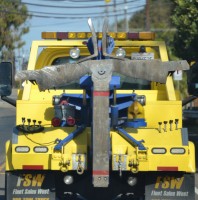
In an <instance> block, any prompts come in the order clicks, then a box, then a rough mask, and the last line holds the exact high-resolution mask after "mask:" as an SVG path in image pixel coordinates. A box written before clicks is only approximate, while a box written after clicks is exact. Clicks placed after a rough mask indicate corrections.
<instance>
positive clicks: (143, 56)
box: [131, 53, 154, 60]
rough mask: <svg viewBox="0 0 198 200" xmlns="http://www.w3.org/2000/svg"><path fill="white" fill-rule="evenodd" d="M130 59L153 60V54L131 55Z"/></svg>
mask: <svg viewBox="0 0 198 200" xmlns="http://www.w3.org/2000/svg"><path fill="white" fill-rule="evenodd" d="M131 59H132V60H153V59H154V53H132V54H131Z"/></svg>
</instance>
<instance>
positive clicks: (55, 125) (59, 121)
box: [52, 117, 61, 127]
mask: <svg viewBox="0 0 198 200" xmlns="http://www.w3.org/2000/svg"><path fill="white" fill-rule="evenodd" d="M52 125H53V126H54V127H57V126H60V125H61V120H60V119H59V118H58V117H54V118H53V119H52Z"/></svg>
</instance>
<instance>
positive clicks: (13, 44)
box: [0, 0, 29, 61]
mask: <svg viewBox="0 0 198 200" xmlns="http://www.w3.org/2000/svg"><path fill="white" fill-rule="evenodd" d="M28 18H29V16H28V10H27V7H26V5H25V4H23V3H21V0H0V53H1V59H2V60H11V61H14V60H13V58H14V50H15V49H17V48H21V47H22V46H23V45H24V44H25V43H24V42H23V41H22V40H21V36H22V35H23V34H25V33H27V32H28V31H29V28H28V26H26V25H25V22H26V20H27V19H28Z"/></svg>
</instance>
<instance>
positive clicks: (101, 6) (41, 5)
mask: <svg viewBox="0 0 198 200" xmlns="http://www.w3.org/2000/svg"><path fill="white" fill-rule="evenodd" d="M138 1H139V0H131V1H128V2H127V3H132V2H138ZM21 3H23V4H26V5H29V6H39V7H50V8H70V9H82V8H96V7H97V8H98V7H100V8H105V7H106V5H97V6H56V5H47V4H38V3H27V2H21ZM117 5H125V3H123V2H122V3H117ZM108 6H109V7H113V6H114V5H113V4H109V5H108Z"/></svg>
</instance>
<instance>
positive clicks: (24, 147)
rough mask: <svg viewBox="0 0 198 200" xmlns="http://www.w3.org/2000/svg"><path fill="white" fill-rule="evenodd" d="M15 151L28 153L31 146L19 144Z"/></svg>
mask: <svg viewBox="0 0 198 200" xmlns="http://www.w3.org/2000/svg"><path fill="white" fill-rule="evenodd" d="M15 151H16V152H17V153H28V152H29V151H30V147H28V146H17V147H16V148H15Z"/></svg>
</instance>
